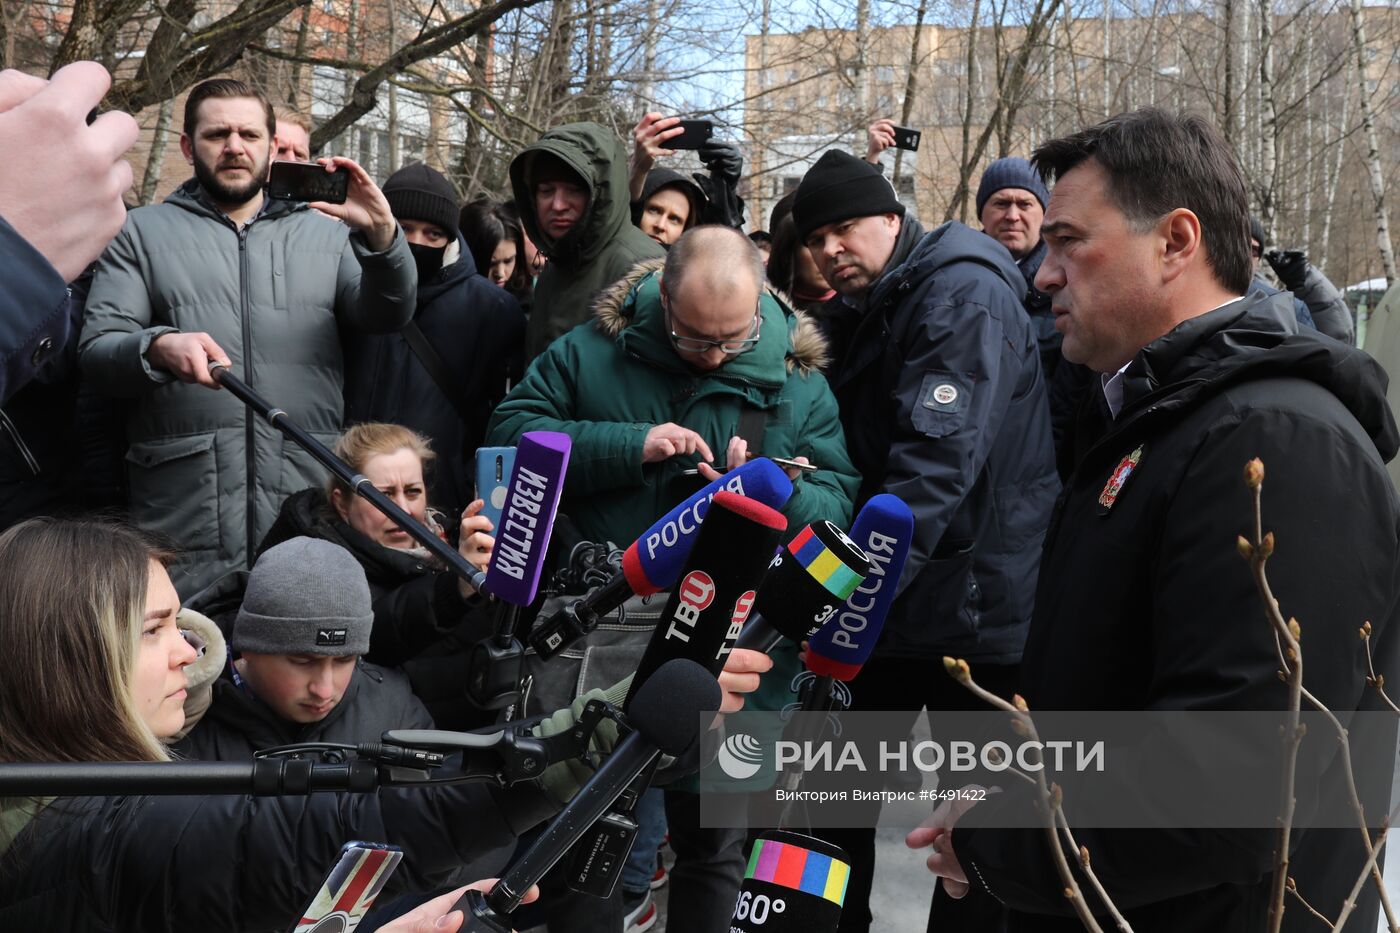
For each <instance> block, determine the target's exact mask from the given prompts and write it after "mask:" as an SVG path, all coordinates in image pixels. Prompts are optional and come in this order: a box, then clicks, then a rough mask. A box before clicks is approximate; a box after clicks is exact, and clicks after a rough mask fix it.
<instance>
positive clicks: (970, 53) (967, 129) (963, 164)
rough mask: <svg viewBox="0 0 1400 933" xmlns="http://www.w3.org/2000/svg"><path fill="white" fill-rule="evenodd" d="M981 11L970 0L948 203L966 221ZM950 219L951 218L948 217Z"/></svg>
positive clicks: (978, 2) (977, 3)
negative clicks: (958, 139) (958, 150)
mask: <svg viewBox="0 0 1400 933" xmlns="http://www.w3.org/2000/svg"><path fill="white" fill-rule="evenodd" d="M981 12H982V0H972V25H970V26H969V27H968V30H967V97H966V98H965V99H964V101H963V113H962V155H961V156H960V158H959V159H958V190H957V191H956V192H954V193H953V201H952V203H951V204H949V205H948V213H949V214H951V213H952V212H953V209H954V208H957V212H958V220H961V221H963V222H964V223H966V222H967V201H968V197H967V194H968V186H969V185H970V184H971V180H972V169H973V166H974V164H975V161H976V160H975V159H973V158H972V120H973V117H974V116H975V109H976V104H977V17H978V16H979V15H980V14H981ZM949 219H951V218H949Z"/></svg>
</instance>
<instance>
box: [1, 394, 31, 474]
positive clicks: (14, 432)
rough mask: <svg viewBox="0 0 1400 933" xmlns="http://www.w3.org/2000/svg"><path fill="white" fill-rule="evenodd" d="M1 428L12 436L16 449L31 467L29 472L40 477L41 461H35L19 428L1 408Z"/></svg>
mask: <svg viewBox="0 0 1400 933" xmlns="http://www.w3.org/2000/svg"><path fill="white" fill-rule="evenodd" d="M0 428H4V430H5V433H6V434H8V435H10V437H11V438H12V439H13V440H14V442H15V447H16V448H17V449H18V450H19V454H20V456H21V457H23V458H24V462H25V464H27V465H28V467H29V472H30V473H33V474H34V475H35V476H38V475H39V472H40V471H39V461H38V460H35V459H34V455H33V454H32V453H30V452H29V448H28V446H26V445H25V443H24V438H23V437H21V436H20V433H19V428H17V427H15V423H14V422H13V421H11V420H10V416H9V415H7V414H5V410H4V409H3V408H0Z"/></svg>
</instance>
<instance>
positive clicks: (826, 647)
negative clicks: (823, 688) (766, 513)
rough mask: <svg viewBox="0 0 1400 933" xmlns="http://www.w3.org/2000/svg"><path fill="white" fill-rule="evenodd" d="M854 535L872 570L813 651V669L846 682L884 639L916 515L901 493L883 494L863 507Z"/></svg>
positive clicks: (825, 628)
mask: <svg viewBox="0 0 1400 933" xmlns="http://www.w3.org/2000/svg"><path fill="white" fill-rule="evenodd" d="M851 538H852V539H853V540H854V541H855V543H856V544H857V545H858V546H859V547H860V548H861V549H862V550H864V551H865V553H866V556H868V557H869V558H870V573H869V575H868V576H867V577H866V578H865V579H864V580H863V581H862V582H861V583H860V585H858V586H857V587H856V588H855V591H854V592H852V593H851V594H850V597H849V598H848V599H847V600H846V604H845V606H843V607H842V608H841V609H840V611H839V612H838V613H837V615H836V618H835V619H833V620H831V622H830V623H829V624H827V625H825V626H823V627H822V629H821V631H819V632H817V633H816V634H815V635H813V636H812V640H811V644H810V646H809V648H808V651H807V669H808V670H809V671H811V672H812V673H814V674H816V675H817V676H818V677H831V678H833V679H835V680H841V681H849V680H851V679H853V678H854V677H855V676H856V675H857V674H859V673H860V669H861V667H862V666H863V665H864V664H865V662H866V661H867V660H869V659H870V653H871V652H872V651H874V650H875V643H876V642H878V641H879V640H880V631H881V630H882V629H883V628H884V627H885V617H886V616H888V615H889V614H890V604H891V603H893V602H894V594H895V589H896V588H897V587H898V585H899V576H900V574H901V573H903V572H904V563H905V561H907V560H908V559H909V545H910V543H911V542H912V541H913V540H914V513H913V512H911V511H910V510H909V506H907V505H905V504H904V501H903V500H902V499H900V498H899V497H898V496H892V495H890V494H889V493H881V494H880V495H878V496H875V497H874V498H872V499H871V500H870V501H869V502H867V503H866V504H865V508H863V509H861V510H860V514H859V515H857V516H856V521H855V524H854V525H853V526H852V527H851Z"/></svg>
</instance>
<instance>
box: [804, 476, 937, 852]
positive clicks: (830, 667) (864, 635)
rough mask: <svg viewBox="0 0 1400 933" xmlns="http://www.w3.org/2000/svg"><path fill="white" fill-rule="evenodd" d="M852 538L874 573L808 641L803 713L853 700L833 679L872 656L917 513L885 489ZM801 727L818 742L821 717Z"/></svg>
mask: <svg viewBox="0 0 1400 933" xmlns="http://www.w3.org/2000/svg"><path fill="white" fill-rule="evenodd" d="M851 537H852V538H853V539H854V540H855V541H856V543H857V544H858V545H859V546H860V547H861V548H863V549H864V550H865V553H866V555H867V556H868V557H869V558H870V575H869V576H867V577H866V578H865V580H864V581H862V582H861V584H860V585H859V586H857V587H856V589H855V591H854V592H853V593H851V595H850V597H849V598H848V599H847V600H846V604H845V605H844V606H843V607H841V610H840V611H839V612H838V613H837V615H836V618H834V619H832V620H830V621H829V622H827V624H826V625H824V626H823V627H822V629H821V630H820V631H819V632H817V633H816V634H815V635H813V636H812V639H811V641H810V642H809V643H808V645H807V658H806V664H807V670H809V671H811V672H812V673H813V674H814V675H816V676H814V677H813V678H812V679H811V680H810V681H808V682H807V683H806V684H804V685H803V688H802V691H801V708H800V709H801V712H804V713H824V712H828V711H830V710H832V709H836V708H840V709H845V708H846V707H847V706H848V705H849V704H848V698H847V697H844V696H841V695H840V693H839V692H838V691H835V690H833V689H832V687H833V681H836V680H840V681H842V682H847V681H850V680H853V679H854V678H855V676H856V675H857V674H859V673H860V669H861V667H863V666H864V665H865V662H866V661H867V660H869V659H870V653H871V652H872V651H874V650H875V645H876V643H877V642H878V641H879V640H880V632H881V630H882V629H883V628H884V627H885V617H886V616H888V615H889V612H890V604H891V603H893V602H894V594H895V590H896V588H897V587H898V584H899V575H900V574H901V573H903V572H904V564H905V561H907V560H908V559H909V545H910V543H911V542H912V541H913V540H914V513H913V512H911V511H910V510H909V506H908V505H906V504H905V503H904V501H903V500H902V499H900V498H898V497H897V496H892V495H889V494H888V493H882V494H880V495H878V496H875V497H873V498H872V499H871V500H870V501H869V502H867V503H866V504H865V508H863V509H861V510H860V514H859V515H857V516H856V520H855V524H854V525H852V526H851ZM795 721H796V722H800V723H801V725H800V726H797V727H795V730H794V731H793V732H791V733H790V734H789V739H790V740H791V741H795V742H799V743H800V742H809V741H815V740H816V739H817V738H818V732H817V730H819V728H820V726H819V723H820V722H821V717H816V716H809V717H802V718H799V719H797V720H795ZM802 776H803V773H802V771H801V770H800V769H792V768H790V769H786V770H784V772H783V775H782V777H781V778H780V779H779V781H778V786H779V787H781V788H782V789H784V790H788V791H792V790H795V789H796V788H797V786H798V785H799V784H801V782H802ZM792 807H793V803H792V802H791V799H789V802H788V803H787V805H786V806H784V807H783V810H782V814H781V816H780V818H779V821H778V825H779V826H786V825H787V822H788V816H789V814H790V813H791V812H792Z"/></svg>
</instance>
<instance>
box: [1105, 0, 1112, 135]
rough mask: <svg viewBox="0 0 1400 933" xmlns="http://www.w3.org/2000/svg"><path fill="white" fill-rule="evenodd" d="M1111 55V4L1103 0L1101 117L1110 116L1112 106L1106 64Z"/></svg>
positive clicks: (1110, 0)
mask: <svg viewBox="0 0 1400 933" xmlns="http://www.w3.org/2000/svg"><path fill="white" fill-rule="evenodd" d="M1112 54H1113V3H1112V0H1103V115H1104V116H1105V117H1107V116H1110V115H1111V114H1112V111H1111V110H1110V109H1109V108H1110V107H1112V105H1113V92H1112V87H1111V85H1112V82H1111V81H1110V80H1109V74H1108V62H1109V58H1110V56H1112Z"/></svg>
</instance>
